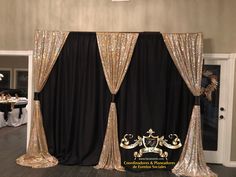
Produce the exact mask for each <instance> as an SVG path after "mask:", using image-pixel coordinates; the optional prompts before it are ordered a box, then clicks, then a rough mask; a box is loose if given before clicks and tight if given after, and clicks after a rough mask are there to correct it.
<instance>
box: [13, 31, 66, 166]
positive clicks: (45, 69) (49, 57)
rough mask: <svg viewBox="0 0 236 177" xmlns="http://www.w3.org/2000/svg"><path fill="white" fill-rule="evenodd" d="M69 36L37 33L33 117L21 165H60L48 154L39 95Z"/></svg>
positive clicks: (19, 161) (48, 32) (34, 62)
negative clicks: (27, 144)
mask: <svg viewBox="0 0 236 177" xmlns="http://www.w3.org/2000/svg"><path fill="white" fill-rule="evenodd" d="M67 36H68V32H57V31H40V30H38V31H36V33H35V48H34V55H33V67H34V84H35V87H34V89H35V98H34V103H33V104H34V105H33V117H32V122H31V124H32V125H31V130H30V139H29V146H28V149H27V152H26V154H24V155H22V156H21V157H19V158H18V159H16V162H17V164H19V165H23V166H29V167H33V168H46V167H51V166H55V165H57V163H58V161H57V159H56V158H55V157H53V156H51V155H50V154H49V153H48V147H47V141H46V137H45V133H44V128H43V122H42V114H41V109H40V101H39V100H38V94H39V92H41V90H42V89H43V87H44V85H45V83H46V81H47V78H48V76H49V74H50V72H51V70H52V68H53V66H54V64H55V62H56V60H57V57H58V55H59V53H60V51H61V48H62V46H63V45H64V42H65V40H66V38H67Z"/></svg>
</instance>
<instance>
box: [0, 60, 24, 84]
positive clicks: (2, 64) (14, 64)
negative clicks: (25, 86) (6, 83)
mask: <svg viewBox="0 0 236 177" xmlns="http://www.w3.org/2000/svg"><path fill="white" fill-rule="evenodd" d="M0 68H11V69H12V81H11V85H12V88H13V87H14V69H16V68H20V69H28V57H26V56H0Z"/></svg>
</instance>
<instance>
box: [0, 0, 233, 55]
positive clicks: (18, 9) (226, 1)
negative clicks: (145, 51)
mask: <svg viewBox="0 0 236 177" xmlns="http://www.w3.org/2000/svg"><path fill="white" fill-rule="evenodd" d="M235 6H236V1H235V0H130V1H129V2H112V1H111V0H66V1H65V0H50V1H45V0H20V1H16V0H1V5H0V26H1V28H0V39H1V40H0V49H1V50H3V49H9V50H29V49H32V48H33V32H34V30H35V29H48V30H66V31H67V30H68V31H161V32H198V31H201V32H203V33H204V37H205V47H204V50H205V52H207V53H213V52H214V53H230V52H231V53H232V52H235V51H236V33H235V31H236V24H235V20H234V17H235V14H236V11H235Z"/></svg>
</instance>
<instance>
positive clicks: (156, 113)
mask: <svg viewBox="0 0 236 177" xmlns="http://www.w3.org/2000/svg"><path fill="white" fill-rule="evenodd" d="M40 101H41V108H42V114H43V122H44V128H45V133H46V137H47V142H48V147H49V152H50V153H51V154H53V155H55V156H56V157H57V158H58V159H59V162H60V163H61V164H66V165H72V164H80V165H95V164H97V163H98V160H99V156H100V153H101V150H102V145H103V140H104V135H105V131H106V125H107V117H108V111H109V104H110V101H111V95H110V92H109V90H108V86H107V83H106V81H105V76H104V72H103V69H102V64H101V60H100V56H99V50H98V46H97V40H96V34H95V33H80V32H73V33H70V34H69V36H68V38H67V40H66V43H65V45H64V47H63V49H62V51H61V53H60V55H59V57H58V60H57V62H56V64H55V66H54V67H53V70H52V72H51V74H50V76H49V79H48V81H47V83H46V85H45V87H44V89H43V91H42V92H41V94H40ZM115 101H116V103H117V114H118V124H119V127H118V130H119V141H121V139H122V138H123V136H124V135H125V134H132V135H133V138H134V139H135V138H136V137H137V136H138V135H139V136H143V135H147V134H146V132H147V131H148V130H149V129H150V128H151V129H153V131H155V133H154V135H158V136H165V138H167V139H168V135H169V134H172V133H175V134H177V135H178V136H179V138H180V139H181V141H182V144H183V143H184V140H185V137H186V133H187V129H188V125H189V120H190V116H191V111H192V108H193V104H194V97H193V95H192V94H191V93H190V91H189V89H188V88H187V86H186V85H185V83H184V81H183V79H182V78H181V76H180V74H179V72H178V71H177V69H176V67H175V65H174V63H173V61H172V59H171V57H170V55H169V53H168V51H167V48H166V46H165V43H164V41H163V38H162V35H161V34H160V33H158V32H155V33H154V32H153V33H151V32H150V33H140V35H139V38H138V40H137V43H136V46H135V49H134V53H133V57H132V60H131V63H130V66H129V69H128V72H127V74H126V76H125V79H124V81H123V83H122V85H121V88H120V91H119V92H118V94H117V96H116V98H115ZM140 148H143V147H136V148H134V149H130V150H126V149H123V148H120V150H121V157H122V163H123V165H124V163H125V162H133V161H138V159H136V160H135V159H134V156H133V153H134V152H135V151H138V150H139V149H140ZM163 150H165V151H168V153H169V155H168V161H169V162H172V161H173V162H176V161H177V160H178V158H179V155H180V152H181V150H182V148H180V149H177V150H169V149H168V148H163ZM143 157H150V158H156V157H159V156H158V154H155V153H150V154H145V155H143ZM125 167H126V168H127V169H130V170H137V171H139V170H144V169H142V168H141V169H134V168H133V166H132V165H125ZM170 167H171V166H168V167H167V169H168V168H170Z"/></svg>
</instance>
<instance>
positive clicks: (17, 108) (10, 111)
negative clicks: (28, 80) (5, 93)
mask: <svg viewBox="0 0 236 177" xmlns="http://www.w3.org/2000/svg"><path fill="white" fill-rule="evenodd" d="M27 103H28V101H27V99H26V98H23V97H22V98H18V99H12V100H7V101H2V100H1V101H0V127H5V126H13V127H17V126H20V125H22V124H25V123H26V122H27V109H26V106H27Z"/></svg>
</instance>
